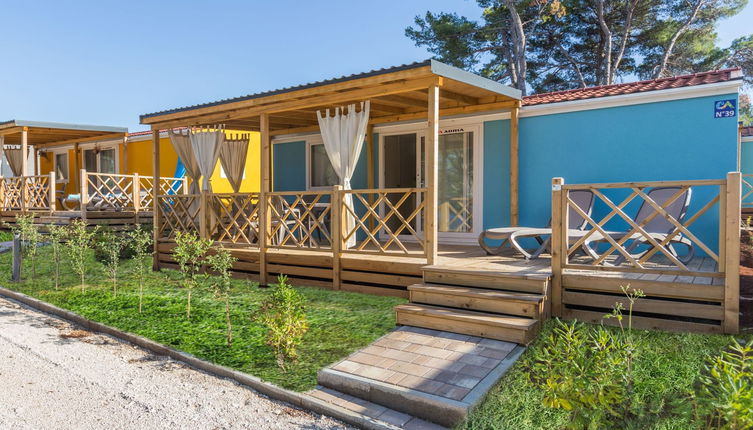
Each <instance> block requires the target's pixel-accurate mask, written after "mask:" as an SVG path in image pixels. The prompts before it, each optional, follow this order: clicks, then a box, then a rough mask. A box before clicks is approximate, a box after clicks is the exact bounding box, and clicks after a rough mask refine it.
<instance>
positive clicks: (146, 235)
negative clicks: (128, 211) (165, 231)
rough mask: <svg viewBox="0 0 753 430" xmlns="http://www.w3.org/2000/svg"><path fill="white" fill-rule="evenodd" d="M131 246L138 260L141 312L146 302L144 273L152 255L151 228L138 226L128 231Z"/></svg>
mask: <svg viewBox="0 0 753 430" xmlns="http://www.w3.org/2000/svg"><path fill="white" fill-rule="evenodd" d="M128 239H129V246H130V248H131V250H132V251H133V258H134V259H135V260H136V277H137V278H138V280H139V313H141V309H142V304H143V302H144V275H145V274H146V271H147V267H148V263H149V257H151V245H152V234H151V232H149V230H147V229H145V228H142V227H140V226H139V227H137V228H135V229H133V230H131V231H130V232H129V233H128Z"/></svg>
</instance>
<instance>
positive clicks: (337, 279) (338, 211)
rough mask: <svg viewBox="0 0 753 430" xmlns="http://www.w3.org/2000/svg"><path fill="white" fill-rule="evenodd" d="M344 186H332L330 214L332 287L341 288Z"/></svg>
mask: <svg viewBox="0 0 753 430" xmlns="http://www.w3.org/2000/svg"><path fill="white" fill-rule="evenodd" d="M343 197H344V196H343V187H342V185H335V186H334V187H332V204H331V206H330V207H331V210H330V216H331V217H332V288H333V289H335V290H339V289H340V288H341V287H342V286H341V285H340V283H341V282H342V281H341V274H342V269H341V266H340V258H341V257H342V248H343V224H344V223H345V224H347V222H346V221H345V217H344V215H345V208H344V207H343Z"/></svg>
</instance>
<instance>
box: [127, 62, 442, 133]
mask: <svg viewBox="0 0 753 430" xmlns="http://www.w3.org/2000/svg"><path fill="white" fill-rule="evenodd" d="M432 61H435V60H424V61H416V62H413V63H408V64H401V65H399V66H393V67H384V68H381V69H374V70H370V71H368V72H364V73H356V74H352V75H346V76H340V77H339V78H332V79H325V80H322V81H316V82H310V83H307V84H302V85H296V86H292V87H285V88H279V89H276V90H270V91H264V92H260V93H254V94H249V95H245V96H240V97H233V98H229V99H223V100H217V101H214V102H209V103H200V104H196V105H192V106H184V107H179V108H175V109H166V110H162V111H158V112H152V113H146V114H143V115H140V116H139V119H140V120H143V119H145V118H151V117H155V116H160V115H167V114H171V113H177V112H184V111H188V110H192V109H200V108H206V107H212V106H218V105H223V104H228V103H235V102H241V101H245V100H253V99H258V98H262V97H268V96H273V95H277V94H284V93H289V92H293V91H298V90H304V89H308V88H313V87H318V86H322V85H330V84H336V83H340V82H347V81H352V80H354V79H361V78H368V77H371V76H377V75H383V74H386V73H394V72H400V71H403V70H410V69H417V68H419V67H425V66H430V65H431V64H432Z"/></svg>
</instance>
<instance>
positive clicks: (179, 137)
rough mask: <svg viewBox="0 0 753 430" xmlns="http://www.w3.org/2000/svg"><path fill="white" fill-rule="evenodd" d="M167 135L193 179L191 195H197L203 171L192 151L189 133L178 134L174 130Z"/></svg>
mask: <svg viewBox="0 0 753 430" xmlns="http://www.w3.org/2000/svg"><path fill="white" fill-rule="evenodd" d="M167 133H168V135H169V136H170V143H172V145H173V149H175V153H176V154H178V157H179V158H180V161H181V162H183V166H184V167H185V168H186V173H187V174H188V177H189V178H191V193H192V194H195V193H197V192H198V190H199V178H200V177H201V171H200V170H199V164H198V163H197V162H196V157H194V155H193V149H191V139H190V138H189V137H188V131H184V130H181V131H179V132H177V133H176V132H175V131H174V130H168V131H167Z"/></svg>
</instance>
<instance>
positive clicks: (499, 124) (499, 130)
mask: <svg viewBox="0 0 753 430" xmlns="http://www.w3.org/2000/svg"><path fill="white" fill-rule="evenodd" d="M483 172H484V179H483V181H484V187H483V189H484V194H483V196H484V202H483V207H484V209H483V210H484V229H488V228H493V227H500V226H507V225H510V121H486V122H485V123H484V170H483Z"/></svg>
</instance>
